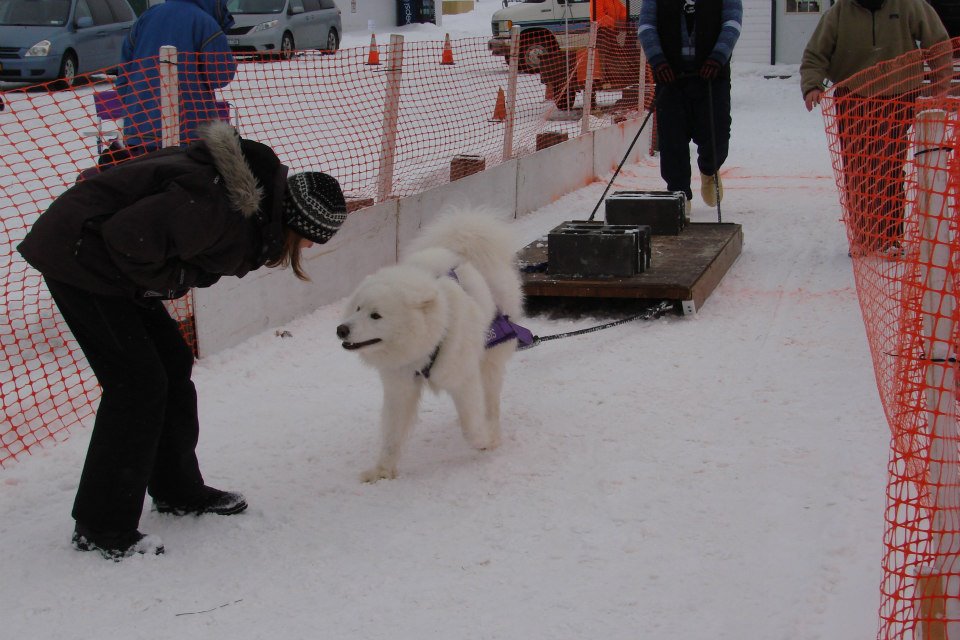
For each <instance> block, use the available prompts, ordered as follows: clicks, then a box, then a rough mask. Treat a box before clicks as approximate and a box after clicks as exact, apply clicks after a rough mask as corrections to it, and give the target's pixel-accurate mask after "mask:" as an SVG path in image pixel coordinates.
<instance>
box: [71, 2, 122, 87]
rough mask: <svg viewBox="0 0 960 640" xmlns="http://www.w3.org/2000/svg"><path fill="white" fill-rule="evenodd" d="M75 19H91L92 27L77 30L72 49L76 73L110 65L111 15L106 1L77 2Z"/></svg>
mask: <svg viewBox="0 0 960 640" xmlns="http://www.w3.org/2000/svg"><path fill="white" fill-rule="evenodd" d="M76 18H92V19H93V26H90V27H82V28H78V29H77V31H76V33H75V34H74V41H73V49H74V50H75V51H76V53H77V71H78V72H80V73H87V72H88V71H95V70H97V69H102V68H104V67H106V66H108V65H110V64H111V62H110V61H111V60H112V58H111V57H110V55H109V54H110V37H111V34H110V27H111V23H112V22H113V14H111V13H110V7H108V6H107V1H106V0H78V1H77V12H76Z"/></svg>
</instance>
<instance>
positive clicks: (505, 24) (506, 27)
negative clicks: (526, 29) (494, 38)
mask: <svg viewBox="0 0 960 640" xmlns="http://www.w3.org/2000/svg"><path fill="white" fill-rule="evenodd" d="M510 29H513V20H501V21H500V33H510Z"/></svg>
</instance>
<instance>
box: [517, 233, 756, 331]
mask: <svg viewBox="0 0 960 640" xmlns="http://www.w3.org/2000/svg"><path fill="white" fill-rule="evenodd" d="M742 249H743V230H742V229H741V227H740V225H739V224H732V223H727V222H722V223H704V222H694V223H692V224H689V225H687V226H686V227H685V228H684V229H683V231H682V232H681V233H680V234H679V235H675V236H670V235H655V236H652V238H651V257H650V268H648V269H647V270H646V271H644V272H643V273H640V274H637V275H635V276H627V277H611V278H576V277H567V276H556V275H551V274H549V273H546V272H545V271H542V270H540V269H541V268H542V267H543V266H544V265H546V263H547V237H546V236H543V237H542V238H539V239H537V240H535V241H533V242H531V243H530V244H528V245H527V246H526V247H524V248H523V249H521V250H520V252H519V254H518V257H519V262H520V267H521V270H522V273H521V277H522V280H523V291H524V294H525V295H526V296H527V297H528V298H533V297H575V298H623V299H633V300H673V301H675V302H677V303H678V304H679V305H680V306H681V310H682V312H683V313H684V314H692V313H696V312H697V311H698V310H699V309H700V308H701V307H702V306H703V304H704V302H706V300H707V298H708V297H709V296H710V294H711V293H713V290H714V289H716V288H717V285H719V284H720V281H721V280H722V279H723V276H724V275H726V273H727V271H728V270H729V269H730V267H731V266H732V265H733V263H734V262H736V260H737V257H738V256H739V255H740V252H741V250H742Z"/></svg>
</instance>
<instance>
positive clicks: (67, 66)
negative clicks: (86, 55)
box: [56, 51, 77, 89]
mask: <svg viewBox="0 0 960 640" xmlns="http://www.w3.org/2000/svg"><path fill="white" fill-rule="evenodd" d="M57 78H58V80H57V83H56V87H57V89H69V88H70V87H72V86H73V85H74V83H75V82H76V81H77V56H76V54H74V53H72V52H70V51H67V52H66V53H64V54H63V59H62V60H60V71H58V72H57Z"/></svg>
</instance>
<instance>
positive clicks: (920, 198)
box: [822, 43, 960, 640]
mask: <svg viewBox="0 0 960 640" xmlns="http://www.w3.org/2000/svg"><path fill="white" fill-rule="evenodd" d="M925 62H926V64H924V63H925ZM954 77H955V74H954V68H953V58H952V56H951V43H944V45H943V46H942V47H938V48H935V49H931V50H927V51H922V52H921V51H917V52H913V53H911V54H908V55H905V56H902V57H900V58H898V59H896V60H892V61H888V62H885V63H882V64H881V65H878V66H876V67H873V68H871V69H868V70H866V71H864V72H862V73H860V74H858V75H856V76H854V77H852V78H850V79H848V80H847V81H845V82H843V83H840V84H837V85H836V86H834V87H832V88H831V89H830V90H829V91H828V92H827V94H826V95H825V100H824V101H823V103H822V106H823V109H824V116H825V120H826V125H827V135H828V140H829V143H830V150H831V153H832V161H833V168H834V174H835V176H836V179H837V185H838V188H839V191H840V199H841V204H842V207H843V218H844V221H845V223H846V229H847V237H848V240H849V246H850V255H851V259H852V262H853V270H854V276H855V281H856V286H857V292H858V295H859V299H860V305H861V308H862V311H863V318H864V323H865V326H866V333H867V338H868V341H869V345H870V351H871V354H872V358H873V365H874V370H875V373H876V379H877V385H878V388H879V391H880V398H881V400H882V403H883V408H884V411H885V413H886V417H887V422H888V424H889V427H890V431H891V434H892V438H891V451H890V459H889V484H888V491H887V509H886V513H885V521H886V530H885V532H884V538H883V541H884V545H885V552H884V556H883V571H884V575H883V581H882V583H881V586H880V591H881V604H880V629H879V632H878V636H877V637H878V638H883V639H887V638H915V639H920V638H922V639H924V640H929V639H944V640H945V639H948V638H950V639H954V640H958V639H960V432H958V428H957V417H958V407H960V405H958V404H957V398H958V391H960V389H958V387H957V384H958V382H960V378H958V376H957V346H958V345H960V322H958V320H960V313H958V312H960V309H958V305H957V285H958V283H960V280H958V277H960V233H958V231H960V229H958V218H957V207H958V204H960V201H958V197H960V157H958V155H957V152H958V149H960V100H958V99H957V98H956V97H954V96H955V95H956V94H957V91H956V85H955V84H954Z"/></svg>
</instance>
